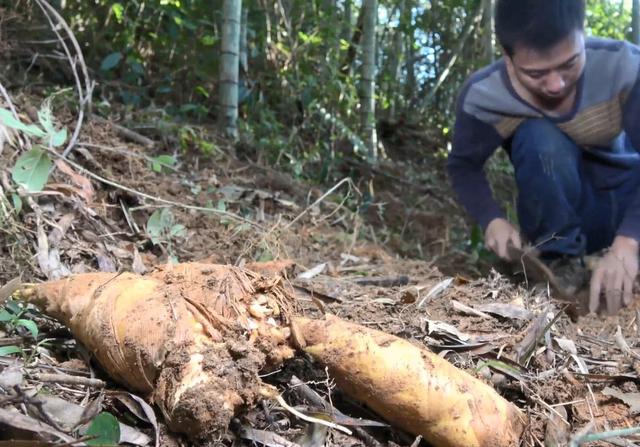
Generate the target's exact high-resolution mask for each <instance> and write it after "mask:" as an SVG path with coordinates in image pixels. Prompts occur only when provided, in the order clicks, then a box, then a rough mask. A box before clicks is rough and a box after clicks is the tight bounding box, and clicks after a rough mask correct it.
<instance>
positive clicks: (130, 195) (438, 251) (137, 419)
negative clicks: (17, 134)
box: [0, 122, 640, 447]
mask: <svg viewBox="0 0 640 447" xmlns="http://www.w3.org/2000/svg"><path fill="white" fill-rule="evenodd" d="M81 135H82V136H81V138H80V140H79V142H78V145H77V147H76V148H75V149H74V151H73V153H72V154H71V157H70V159H69V164H68V166H69V169H64V172H62V171H61V170H60V168H58V169H57V170H56V171H55V172H54V174H53V177H52V179H51V180H50V182H49V184H48V185H47V186H46V188H45V190H44V191H43V192H42V193H36V194H31V195H28V196H25V197H24V202H25V205H24V208H23V209H22V211H21V212H20V214H19V215H15V214H11V215H10V216H8V217H7V216H5V218H4V221H3V224H2V228H1V231H0V265H1V267H0V285H2V284H5V283H7V282H9V281H10V280H12V279H14V278H16V277H18V276H21V277H22V280H23V281H27V282H38V281H42V280H47V279H55V278H59V277H63V276H65V275H67V274H69V273H83V272H93V271H103V272H121V271H134V272H136V273H144V272H148V271H150V270H152V269H153V268H154V267H156V266H162V265H165V264H166V263H167V261H168V259H169V258H170V257H174V258H177V259H178V260H179V261H180V262H189V261H200V262H210V263H220V264H232V265H237V266H245V267H249V268H250V266H251V263H252V262H255V261H271V260H292V261H293V263H295V267H291V268H290V269H289V271H288V278H289V280H290V285H291V286H292V287H293V289H294V290H295V296H296V298H297V305H298V306H299V310H298V311H297V312H299V313H301V314H303V315H308V316H319V315H321V314H322V313H331V314H334V315H337V316H339V317H341V318H344V319H346V320H350V321H353V322H357V323H359V324H361V325H363V326H367V327H371V328H375V329H379V330H383V331H385V332H388V333H390V334H394V335H397V336H399V337H402V338H405V339H408V340H411V341H412V342H414V343H416V344H418V345H420V346H424V347H428V348H430V349H432V350H434V351H435V352H438V353H439V354H440V355H441V356H443V357H444V358H446V359H448V360H449V361H451V362H452V363H454V364H455V365H456V366H458V367H460V368H463V369H465V370H467V371H468V372H470V373H471V374H473V375H475V376H477V377H480V378H481V379H482V380H484V381H486V382H487V383H490V384H491V385H492V386H493V387H494V388H495V389H496V390H498V392H499V393H500V394H502V395H503V396H504V397H505V398H507V399H508V400H509V401H511V402H513V403H515V404H516V405H517V406H518V407H520V408H521V409H522V410H523V411H524V412H525V413H526V414H527V415H528V417H529V420H530V425H529V427H528V428H527V430H526V434H525V437H524V438H523V441H522V445H525V446H539V445H566V444H567V442H569V440H570V439H573V441H577V440H578V438H579V436H580V435H581V434H584V433H582V432H581V430H582V429H585V427H586V428H587V429H588V431H589V432H594V433H600V432H609V431H612V430H617V429H623V428H630V427H635V426H637V425H638V423H639V422H640V420H639V417H638V413H639V412H640V410H638V408H640V407H639V406H638V405H640V404H639V402H640V400H639V399H640V397H639V396H640V394H638V386H637V385H638V382H639V381H640V376H639V375H638V374H639V373H640V351H639V350H638V345H639V343H638V337H639V334H640V322H639V321H638V315H640V313H639V310H638V309H639V307H638V305H637V301H636V303H634V305H632V306H631V307H630V308H628V309H624V310H623V311H622V312H620V314H619V315H617V316H615V317H605V316H597V315H590V316H584V317H581V318H580V319H579V320H578V321H577V322H572V321H571V320H570V319H569V318H568V317H567V316H566V315H565V314H564V312H563V311H562V309H563V303H560V302H556V301H554V300H553V299H552V297H551V296H550V293H549V291H548V290H547V288H546V287H544V285H533V284H528V283H527V281H526V279H527V278H526V275H524V274H523V273H522V272H520V273H518V272H517V270H518V269H517V268H516V269H515V272H511V273H509V272H508V271H507V269H504V268H502V267H504V266H502V267H500V268H499V269H497V270H496V269H492V268H491V266H489V265H488V264H486V263H483V262H481V261H478V260H477V259H476V258H474V256H473V254H472V253H470V252H469V251H468V250H466V249H465V248H464V245H463V244H462V242H463V239H464V238H462V239H461V236H460V235H465V234H468V231H469V230H468V228H467V227H466V223H465V221H464V218H463V216H462V214H461V213H460V211H459V209H458V207H457V206H456V205H455V202H454V201H453V199H452V198H451V193H450V191H449V190H448V187H447V186H446V185H447V184H446V181H445V176H444V170H443V167H442V163H443V162H442V160H440V159H438V158H437V157H435V155H434V157H433V160H432V163H431V164H430V167H429V168H428V169H429V172H428V173H425V172H424V170H425V169H427V168H425V167H424V166H422V167H421V168H419V169H416V170H415V171H416V172H414V170H412V169H410V167H409V166H407V165H405V164H403V163H401V162H394V161H388V162H384V163H383V164H382V165H381V166H380V167H379V169H378V171H377V172H371V173H370V175H371V176H372V178H373V189H374V190H375V195H374V197H375V201H374V203H372V204H370V205H369V206H368V207H367V208H366V209H364V208H360V209H358V207H359V206H360V205H362V191H364V190H365V189H366V188H368V187H369V185H368V184H367V183H366V182H364V181H359V182H357V183H354V182H353V181H350V180H345V181H343V182H342V183H336V184H335V185H312V184H307V183H304V182H302V181H298V180H295V179H294V178H292V177H290V176H288V175H286V174H283V173H282V172H279V171H276V170H274V169H272V168H269V167H266V166H263V165H260V164H259V163H257V162H255V161H249V160H239V159H237V158H235V157H234V156H232V155H230V154H231V151H230V150H229V146H228V144H227V143H225V142H224V141H223V140H217V141H216V144H217V146H218V147H220V148H221V153H220V154H218V155H216V156H215V157H209V158H205V157H202V156H195V155H193V154H192V155H190V156H186V155H184V154H178V157H177V158H178V160H179V163H178V164H177V165H176V166H175V168H174V169H170V170H168V171H167V172H161V173H158V172H155V171H154V170H153V169H151V167H150V166H151V162H150V160H149V157H152V156H155V155H158V154H160V153H162V152H165V151H166V149H164V150H162V149H154V150H155V151H156V152H154V150H151V151H150V150H149V149H146V150H145V149H143V148H142V147H140V146H137V145H135V144H132V143H131V142H128V141H126V140H122V139H121V138H120V137H119V136H118V135H117V134H116V132H115V131H114V129H113V128H111V127H110V126H109V124H105V123H96V122H92V123H89V124H87V125H86V127H85V128H84V129H83V132H82V134H81ZM395 138H396V140H395V141H396V143H394V144H398V143H397V141H402V139H401V138H400V139H399V140H398V138H399V137H398V136H397V135H396V136H395ZM400 149H401V148H400ZM400 149H399V150H400ZM400 153H402V152H401V151H400ZM18 154H19V147H16V146H13V147H10V146H6V145H5V147H4V151H3V152H2V153H1V155H0V156H1V157H2V160H3V163H2V164H1V165H0V166H1V167H0V180H2V181H1V182H0V184H1V185H2V187H3V189H4V194H5V196H6V197H10V194H11V193H13V192H17V191H15V189H14V188H13V186H12V185H11V184H10V182H9V181H8V178H9V177H10V168H11V166H13V164H14V163H15V159H16V157H17V156H18ZM425 166H426V165H425ZM80 167H82V168H84V170H83V169H81V168H80ZM343 168H344V177H345V178H347V177H348V174H349V173H352V172H353V170H354V166H352V165H348V163H347V164H345V165H344V166H343ZM420 170H422V172H421V171H420ZM427 174H428V175H427ZM336 177H337V178H340V177H341V176H338V175H336ZM360 178H362V177H360ZM89 184H90V186H88V185H89ZM336 186H337V187H336ZM328 191H330V193H329V194H326V193H327V192H328ZM161 209H168V210H170V211H171V214H172V216H173V221H172V222H171V225H176V224H179V225H183V226H184V229H185V230H184V232H176V233H179V234H175V235H172V234H166V233H165V234H164V235H161V236H160V237H158V238H157V239H158V240H157V241H156V242H155V243H154V242H153V241H152V239H151V237H150V236H149V228H148V220H149V218H150V216H151V215H152V213H154V212H156V211H158V210H161ZM167 229H168V230H170V229H171V228H169V227H168V228H167ZM498 270H499V271H498ZM303 272H307V276H308V278H307V279H305V278H301V277H299V275H300V274H301V273H303ZM303 276H304V275H303ZM21 318H23V319H24V318H29V319H32V320H33V321H35V322H36V323H37V324H38V326H39V328H40V338H39V340H41V341H42V340H44V339H46V340H47V343H34V341H33V338H32V337H30V335H29V331H28V330H25V328H24V327H9V326H5V329H4V330H2V331H0V346H8V345H14V344H16V345H18V346H20V347H22V348H23V349H24V352H26V353H28V354H27V355H23V356H15V355H11V356H9V355H8V356H4V357H0V388H2V390H4V391H3V393H0V409H3V408H4V409H10V408H16V409H19V410H25V409H26V408H27V407H29V408H30V409H32V407H33V408H36V410H33V411H28V413H27V414H29V415H30V417H32V418H34V419H36V420H39V421H43V423H48V424H49V425H53V426H54V427H57V430H56V431H62V432H64V430H63V424H61V423H57V424H55V423H54V422H52V421H51V419H52V418H53V416H52V415H51V414H52V413H50V412H49V413H48V411H50V410H47V408H48V407H46V406H43V405H42V404H40V406H38V405H33V402H34V399H35V397H34V396H35V395H36V394H37V392H38V391H44V392H45V394H47V395H52V396H56V397H58V398H60V399H63V400H64V401H65V402H67V405H72V404H73V405H80V406H82V407H85V408H86V407H88V406H92V405H93V406H94V407H97V408H100V409H104V410H105V411H109V412H111V413H112V414H114V415H116V417H118V418H119V420H121V421H126V422H127V424H129V425H131V426H132V427H134V429H135V430H136V432H137V433H139V434H140V436H139V437H138V438H137V439H138V440H137V441H135V442H130V443H131V444H134V445H147V444H149V445H151V444H153V441H152V440H153V439H154V438H156V437H159V438H158V439H159V441H158V442H159V445H162V446H178V445H180V446H187V445H192V444H191V443H190V442H189V441H187V440H186V439H185V438H183V437H181V436H179V435H175V434H173V433H171V432H170V431H169V430H168V429H167V427H166V426H165V425H164V422H163V419H162V416H161V414H160V413H157V414H156V415H157V420H156V419H154V418H153V417H150V415H149V414H145V410H147V411H148V408H147V407H145V406H144V405H143V404H141V403H140V402H139V401H138V400H136V399H135V398H132V397H131V395H130V394H128V393H126V392H125V390H124V389H123V388H122V387H121V386H120V385H117V384H116V383H115V382H113V381H111V380H110V379H109V378H108V377H107V376H106V375H105V374H104V371H103V370H102V369H101V367H100V366H99V364H97V363H96V362H95V361H91V360H90V357H91V355H90V354H89V353H88V352H87V351H86V350H84V349H83V347H82V346H81V345H79V344H78V343H76V342H75V341H74V340H73V337H72V336H71V335H70V334H69V332H68V331H67V330H66V329H65V328H64V327H62V326H61V325H60V324H58V323H56V322H55V321H53V320H52V319H50V318H49V317H47V316H44V315H42V314H41V313H39V312H37V311H36V310H33V309H28V310H27V311H26V313H24V314H23V316H22V317H21ZM16 367H17V368H19V370H20V380H18V381H17V382H16V383H13V386H12V387H11V388H10V389H8V388H4V387H2V386H3V385H2V383H3V382H2V379H4V380H5V381H6V380H8V379H7V377H8V375H9V373H8V372H11V373H12V374H14V375H15V368H16ZM12 368H13V369H12ZM45 372H56V373H58V374H64V375H68V376H79V377H82V378H83V380H82V381H81V382H80V383H76V384H74V383H69V382H64V381H63V382H56V381H55V380H54V381H52V382H45V381H43V380H42V374H43V373H45ZM294 376H296V377H297V378H299V379H300V380H302V381H304V382H306V383H308V384H309V385H310V386H311V388H313V389H314V390H315V391H317V392H318V393H319V394H320V395H321V396H323V398H324V399H326V400H327V401H330V402H331V403H332V405H334V406H335V407H336V408H337V409H339V410H340V411H342V413H344V414H345V415H348V416H350V417H354V418H357V417H362V418H366V419H368V420H374V421H378V422H380V419H379V417H377V416H376V415H375V414H374V413H372V412H371V411H370V410H368V409H367V408H366V407H365V406H363V405H362V404H361V403H359V402H355V401H352V400H351V399H349V398H348V397H346V396H345V395H344V394H343V393H342V392H341V390H339V389H337V388H336V387H335V386H334V384H333V382H332V380H331V377H329V376H328V374H327V372H326V371H325V370H324V368H322V367H319V366H318V365H315V364H313V363H312V362H311V360H310V358H308V357H306V356H301V355H298V356H296V357H294V358H293V359H291V360H288V361H287V362H286V363H285V364H284V365H283V366H282V367H281V368H279V369H277V370H275V371H271V370H269V371H262V372H261V377H262V379H263V381H265V382H266V383H269V384H272V385H274V386H275V387H276V388H277V389H278V390H279V391H280V392H281V393H282V395H283V397H284V399H285V400H286V401H288V402H289V405H292V406H296V405H298V406H300V405H303V404H304V402H305V400H304V399H303V398H302V397H300V396H299V395H298V394H297V393H296V392H295V387H294V386H293V385H292V380H294ZM85 379H86V380H85ZM88 379H96V380H99V381H100V382H101V383H102V385H101V386H99V387H96V386H95V384H94V385H91V384H89V382H88V381H87V380H88ZM92 383H93V382H92ZM10 390H12V391H10ZM16 393H17V394H16ZM134 401H135V402H134ZM38 408H39V410H37V409H38ZM43 408H44V409H43ZM51 411H52V410H51ZM93 411H94V414H95V408H94V409H93ZM551 420H554V421H556V422H555V424H552V423H550V421H551ZM382 422H383V421H382ZM0 424H2V425H4V426H5V427H11V430H3V431H2V433H3V434H2V435H0V439H11V438H14V439H32V437H33V435H34V433H29V432H30V430H29V429H28V428H27V429H25V427H21V426H20V425H19V424H18V423H16V422H15V421H13V422H11V421H10V420H9V419H8V418H7V416H6V415H0ZM553 427H556V429H553ZM356 428H357V430H355V431H354V435H353V436H347V435H345V434H343V433H341V432H339V431H336V430H326V429H325V428H324V427H322V426H319V425H318V424H310V423H308V422H305V421H303V420H301V419H299V418H297V417H295V416H293V415H292V414H291V413H290V412H289V411H287V410H286V409H285V408H283V407H282V406H281V405H279V404H278V403H277V402H275V401H273V400H270V399H265V400H263V401H256V402H255V403H254V404H253V405H251V406H248V407H245V408H243V409H242V411H240V412H239V413H238V414H237V415H236V418H235V419H234V420H233V421H232V423H231V424H230V426H229V428H228V429H224V430H219V431H217V432H216V436H215V437H214V438H215V439H213V440H209V441H208V444H203V445H234V446H243V445H247V446H249V445H260V444H264V445H300V446H320V445H330V446H366V447H371V446H403V447H404V446H407V447H408V446H417V445H423V446H426V445H429V444H428V440H422V441H420V440H416V439H415V438H414V437H413V436H410V435H408V434H406V433H403V432H401V431H399V430H397V429H394V428H393V427H366V426H365V427H356ZM31 431H33V430H31ZM67 434H71V432H67ZM76 436H77V435H76ZM142 436H146V438H144V437H142ZM278 436H279V437H278ZM40 437H41V438H45V439H48V440H52V439H56V436H55V435H53V434H51V433H49V434H48V435H47V434H44V433H40ZM141 439H143V440H147V444H145V443H144V442H143V441H141ZM632 439H633V437H629V436H626V437H625V436H618V437H615V436H614V437H612V438H610V439H608V440H607V441H606V442H605V441H599V442H590V443H586V444H583V445H593V446H596V445H612V444H613V445H635V444H633V443H632V442H631V441H630V440H632ZM57 440H58V441H59V439H57ZM286 442H289V444H286ZM292 443H295V444H292Z"/></svg>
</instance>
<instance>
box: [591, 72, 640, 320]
mask: <svg viewBox="0 0 640 447" xmlns="http://www.w3.org/2000/svg"><path fill="white" fill-rule="evenodd" d="M639 75H640V73H639ZM622 124H623V127H624V130H625V132H626V134H627V135H628V137H629V139H630V140H631V144H632V145H633V147H634V148H635V149H636V150H637V151H639V152H640V76H639V78H638V80H637V81H636V83H635V85H634V87H633V88H632V89H631V92H630V93H629V96H628V97H627V102H626V104H625V105H624V109H623V123H622ZM637 175H640V173H638V174H637ZM639 241H640V188H638V191H637V192H636V195H635V197H634V198H633V199H632V200H631V203H630V204H629V205H628V206H627V211H626V214H625V215H624V218H623V220H622V223H621V225H620V227H618V231H617V235H616V238H615V239H614V241H613V244H612V245H611V248H610V249H609V251H608V253H607V254H606V255H605V256H604V257H603V258H602V260H601V261H600V262H599V263H598V266H597V267H596V269H595V270H594V272H593V275H592V277H591V290H590V296H589V309H590V310H591V311H592V312H595V311H596V310H598V308H599V307H600V297H601V295H602V292H604V296H605V300H606V307H607V311H608V313H609V314H615V313H616V312H617V311H618V310H619V309H620V307H621V306H622V305H623V304H625V305H628V304H630V303H631V300H632V298H633V284H634V282H635V278H636V276H637V275H638V254H639V247H638V245H639V244H638V242H639Z"/></svg>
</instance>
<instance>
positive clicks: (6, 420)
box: [0, 408, 86, 446]
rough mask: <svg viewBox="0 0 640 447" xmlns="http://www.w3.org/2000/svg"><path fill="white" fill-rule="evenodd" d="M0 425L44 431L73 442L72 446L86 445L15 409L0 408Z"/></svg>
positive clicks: (37, 431)
mask: <svg viewBox="0 0 640 447" xmlns="http://www.w3.org/2000/svg"><path fill="white" fill-rule="evenodd" d="M0 425H8V426H10V427H13V428H17V429H18V430H26V431H28V432H31V433H36V434H42V433H46V434H48V435H51V436H55V437H57V438H58V439H60V440H62V441H64V442H73V443H74V444H73V445H74V446H86V444H85V443H82V442H76V440H75V439H74V438H72V437H71V436H69V435H67V434H65V433H63V432H61V431H60V430H56V429H55V428H53V427H52V426H50V425H49V424H45V423H44V422H41V421H39V420H37V419H34V418H32V417H31V416H25V415H24V414H22V413H19V412H18V411H17V410H15V409H8V408H0Z"/></svg>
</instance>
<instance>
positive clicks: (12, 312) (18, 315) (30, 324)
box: [0, 301, 38, 340]
mask: <svg viewBox="0 0 640 447" xmlns="http://www.w3.org/2000/svg"><path fill="white" fill-rule="evenodd" d="M25 312H26V309H24V308H22V307H21V306H20V305H19V304H18V303H17V302H15V301H7V302H6V303H5V305H4V307H3V308H0V323H3V324H4V325H5V326H6V327H7V328H8V329H9V330H16V329H17V328H18V327H24V328H25V329H27V330H28V331H29V333H30V334H31V336H32V337H33V339H34V340H37V339H38V325H36V323H35V322H34V321H33V320H29V319H27V318H22V316H23V315H24V313H25Z"/></svg>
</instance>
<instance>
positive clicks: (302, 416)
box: [276, 395, 352, 436]
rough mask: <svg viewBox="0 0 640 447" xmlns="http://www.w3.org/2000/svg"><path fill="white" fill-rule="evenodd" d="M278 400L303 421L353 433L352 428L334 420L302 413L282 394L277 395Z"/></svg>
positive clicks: (283, 406)
mask: <svg viewBox="0 0 640 447" xmlns="http://www.w3.org/2000/svg"><path fill="white" fill-rule="evenodd" d="M276 400H277V401H278V403H279V404H280V405H281V406H282V408H284V409H285V410H287V411H289V412H290V413H291V414H293V415H294V416H296V417H298V418H300V419H302V420H303V421H307V422H311V423H313V424H319V425H324V426H325V427H329V428H333V429H336V430H339V431H341V432H343V433H346V434H347V435H349V436H351V435H352V432H351V430H349V429H348V428H346V427H343V426H342V425H338V424H334V423H333V422H329V421H323V420H322V419H318V418H314V417H311V416H307V415H306V414H303V413H300V412H299V411H298V410H296V409H295V408H293V407H291V406H289V404H287V403H286V402H285V401H284V399H283V398H282V396H280V395H278V397H276Z"/></svg>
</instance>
